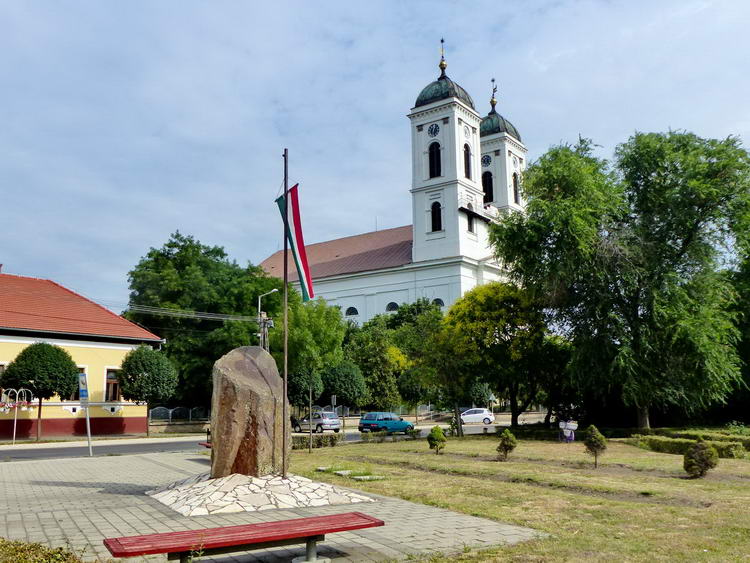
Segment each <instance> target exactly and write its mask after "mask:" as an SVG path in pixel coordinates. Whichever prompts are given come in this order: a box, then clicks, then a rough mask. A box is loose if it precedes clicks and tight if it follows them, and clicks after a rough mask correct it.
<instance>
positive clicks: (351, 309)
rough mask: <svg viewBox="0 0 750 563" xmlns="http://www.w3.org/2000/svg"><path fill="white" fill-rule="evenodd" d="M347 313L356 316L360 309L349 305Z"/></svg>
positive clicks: (349, 315) (348, 315)
mask: <svg viewBox="0 0 750 563" xmlns="http://www.w3.org/2000/svg"><path fill="white" fill-rule="evenodd" d="M345 314H346V316H347V317H356V316H357V315H359V311H357V308H356V307H349V308H348V309H347V310H346V313H345Z"/></svg>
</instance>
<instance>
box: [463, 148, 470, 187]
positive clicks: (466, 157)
mask: <svg viewBox="0 0 750 563" xmlns="http://www.w3.org/2000/svg"><path fill="white" fill-rule="evenodd" d="M464 176H466V177H467V178H468V179H469V180H471V148H470V147H469V145H464Z"/></svg>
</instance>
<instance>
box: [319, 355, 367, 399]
mask: <svg viewBox="0 0 750 563" xmlns="http://www.w3.org/2000/svg"><path fill="white" fill-rule="evenodd" d="M322 379H323V389H324V390H323V394H324V396H326V397H330V396H331V395H336V403H337V404H339V405H345V406H349V407H358V406H360V405H364V404H365V403H366V401H367V400H368V397H369V395H368V393H367V383H365V378H364V376H363V375H362V371H361V370H360V369H359V367H358V366H357V364H355V363H354V362H352V361H351V360H347V359H344V360H342V361H341V362H339V363H338V364H336V365H334V366H331V367H329V368H327V369H324V370H323V375H322Z"/></svg>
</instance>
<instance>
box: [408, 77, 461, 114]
mask: <svg viewBox="0 0 750 563" xmlns="http://www.w3.org/2000/svg"><path fill="white" fill-rule="evenodd" d="M448 98H458V99H459V100H461V101H462V102H463V103H465V104H466V105H467V106H469V107H470V108H471V109H474V100H472V99H471V96H469V93H468V92H467V91H466V90H464V89H463V88H462V87H461V86H459V85H458V84H456V83H455V82H453V80H451V79H450V78H448V76H447V75H446V74H445V71H443V74H441V75H440V78H438V79H437V80H435V82H431V83H430V84H428V85H427V86H425V87H424V89H423V90H422V91H421V92H420V93H419V96H417V101H416V102H414V107H419V106H426V105H427V104H431V103H433V102H437V101H440V100H447V99H448Z"/></svg>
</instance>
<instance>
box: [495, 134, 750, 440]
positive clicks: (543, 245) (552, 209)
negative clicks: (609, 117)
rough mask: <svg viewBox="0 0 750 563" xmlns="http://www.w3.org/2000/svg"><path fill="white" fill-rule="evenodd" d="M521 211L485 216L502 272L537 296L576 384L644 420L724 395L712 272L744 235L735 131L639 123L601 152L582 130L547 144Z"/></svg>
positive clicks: (748, 168) (730, 341)
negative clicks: (557, 331) (580, 135)
mask: <svg viewBox="0 0 750 563" xmlns="http://www.w3.org/2000/svg"><path fill="white" fill-rule="evenodd" d="M523 189H524V192H525V194H526V196H527V198H528V201H529V203H528V207H527V210H526V213H524V214H520V213H516V214H511V215H509V216H507V217H506V218H505V219H504V220H503V221H502V222H501V223H500V224H499V225H496V226H493V228H492V232H491V241H492V243H493V245H494V247H495V249H496V251H497V254H498V257H499V258H500V259H501V260H502V261H503V263H504V264H506V266H507V267H508V268H509V271H510V275H511V277H512V279H514V280H515V281H517V282H519V283H520V284H521V285H523V287H525V288H528V289H529V290H530V291H531V292H532V293H533V294H534V295H536V296H538V297H539V298H544V299H546V305H547V306H548V307H549V308H550V311H551V312H553V313H554V315H555V321H556V326H558V327H560V328H561V329H562V330H565V331H566V334H567V336H568V337H569V339H570V341H571V343H572V345H573V348H574V353H573V358H572V364H571V367H572V369H573V373H574V374H575V376H576V377H577V379H578V380H579V382H581V383H584V382H586V383H589V384H590V385H591V386H592V387H593V388H594V389H596V390H598V391H601V392H603V393H605V392H607V391H608V390H610V389H612V388H618V389H621V393H622V398H623V401H624V402H625V403H626V404H627V405H630V406H632V407H635V408H636V410H637V412H638V415H639V416H638V422H639V425H640V426H642V427H648V426H649V416H648V415H649V409H650V408H651V407H653V406H668V405H678V406H680V407H682V408H684V409H685V410H688V411H690V410H697V409H701V408H705V407H706V406H707V405H710V404H712V403H715V402H721V401H723V400H724V398H725V397H726V395H727V393H728V392H729V391H730V390H731V389H732V388H733V387H734V385H736V383H737V382H738V380H739V377H740V373H739V360H738V357H737V354H736V351H735V349H734V343H735V341H736V339H737V331H736V328H735V326H734V325H733V314H732V313H731V312H730V311H729V309H728V305H729V304H730V303H731V300H732V291H731V286H730V284H729V282H728V280H727V279H726V277H725V276H721V275H720V274H718V273H717V270H718V268H719V266H720V264H721V262H722V260H724V259H725V258H726V257H727V256H732V255H733V254H734V253H737V252H738V253H740V254H746V253H747V248H748V244H749V243H750V229H749V228H748V227H750V158H748V153H747V151H746V150H744V149H743V148H742V147H741V145H740V142H739V140H738V139H736V138H727V139H725V140H715V139H702V138H700V137H697V136H696V135H693V134H690V133H682V132H669V133H666V134H657V133H649V134H643V133H637V134H635V135H634V136H633V137H631V138H630V139H629V140H628V141H627V142H626V143H623V144H622V145H620V146H619V147H618V148H617V150H616V152H615V159H614V161H613V162H612V163H609V162H607V161H604V160H601V159H598V158H596V157H595V156H594V155H593V151H592V145H591V143H590V142H589V141H585V140H583V141H581V142H579V144H578V145H577V146H575V147H569V146H560V147H555V148H553V149H551V150H550V151H549V152H547V153H546V154H545V155H544V156H542V157H541V159H540V160H539V161H538V162H537V163H536V164H534V165H533V166H531V167H530V168H529V170H528V171H527V173H526V178H525V181H524V186H523Z"/></svg>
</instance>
